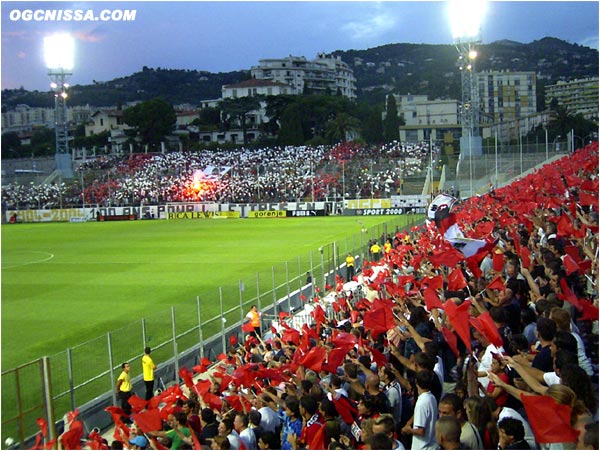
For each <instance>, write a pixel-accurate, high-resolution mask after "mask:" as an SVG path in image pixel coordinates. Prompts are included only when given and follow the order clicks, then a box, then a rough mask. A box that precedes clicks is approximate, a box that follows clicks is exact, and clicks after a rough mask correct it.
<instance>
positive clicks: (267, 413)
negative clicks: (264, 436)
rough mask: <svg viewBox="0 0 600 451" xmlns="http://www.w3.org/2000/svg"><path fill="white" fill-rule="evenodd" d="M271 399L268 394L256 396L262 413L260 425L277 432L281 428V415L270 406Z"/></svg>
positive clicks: (257, 405) (258, 407) (268, 430)
mask: <svg viewBox="0 0 600 451" xmlns="http://www.w3.org/2000/svg"><path fill="white" fill-rule="evenodd" d="M269 402H270V399H269V398H268V397H267V395H264V394H263V395H261V396H259V397H258V398H256V402H255V405H256V408H257V409H258V411H259V412H260V414H261V419H260V427H261V428H262V429H263V431H265V432H273V433H275V432H276V431H277V429H278V428H279V425H280V423H281V421H280V420H279V415H278V414H277V412H276V411H275V410H273V409H272V408H271V407H269Z"/></svg>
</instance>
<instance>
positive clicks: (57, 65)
mask: <svg viewBox="0 0 600 451" xmlns="http://www.w3.org/2000/svg"><path fill="white" fill-rule="evenodd" d="M74 55H75V41H74V39H73V37H72V36H71V35H69V34H67V33H58V34H54V35H51V36H47V37H45V38H44V57H45V61H46V68H47V69H48V76H49V77H50V79H51V83H50V87H51V88H52V91H53V92H54V130H55V135H56V153H55V161H56V169H57V170H58V171H60V174H61V176H62V177H66V178H73V167H72V162H71V155H70V153H69V130H68V127H67V97H68V94H67V89H68V88H69V84H68V83H67V77H68V76H69V75H73V66H74Z"/></svg>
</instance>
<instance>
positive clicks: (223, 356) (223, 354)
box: [217, 352, 227, 362]
mask: <svg viewBox="0 0 600 451" xmlns="http://www.w3.org/2000/svg"><path fill="white" fill-rule="evenodd" d="M217 360H220V361H221V362H224V361H226V360H227V354H225V353H224V352H222V353H221V354H219V355H218V356H217Z"/></svg>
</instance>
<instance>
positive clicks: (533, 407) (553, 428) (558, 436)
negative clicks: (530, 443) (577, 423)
mask: <svg viewBox="0 0 600 451" xmlns="http://www.w3.org/2000/svg"><path fill="white" fill-rule="evenodd" d="M521 401H522V402H523V406H524V407H525V411H526V412H527V418H528V419H529V424H530V425H531V429H532V430H533V434H534V436H535V441H536V442H538V443H565V442H566V443H570V442H576V441H577V438H578V436H579V431H577V430H575V429H573V428H572V427H571V407H569V406H568V405H566V404H558V403H557V402H556V401H555V400H554V399H553V398H551V397H550V396H527V395H523V394H522V395H521Z"/></svg>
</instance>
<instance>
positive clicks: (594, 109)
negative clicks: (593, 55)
mask: <svg viewBox="0 0 600 451" xmlns="http://www.w3.org/2000/svg"><path fill="white" fill-rule="evenodd" d="M552 99H556V100H557V102H558V104H559V105H562V106H565V107H566V108H567V110H568V111H569V113H571V114H578V113H581V114H583V116H584V117H585V118H586V119H590V120H592V119H598V77H590V78H582V79H578V80H572V81H559V82H558V83H556V84H555V85H548V86H546V103H547V104H549V103H550V102H551V101H552Z"/></svg>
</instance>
